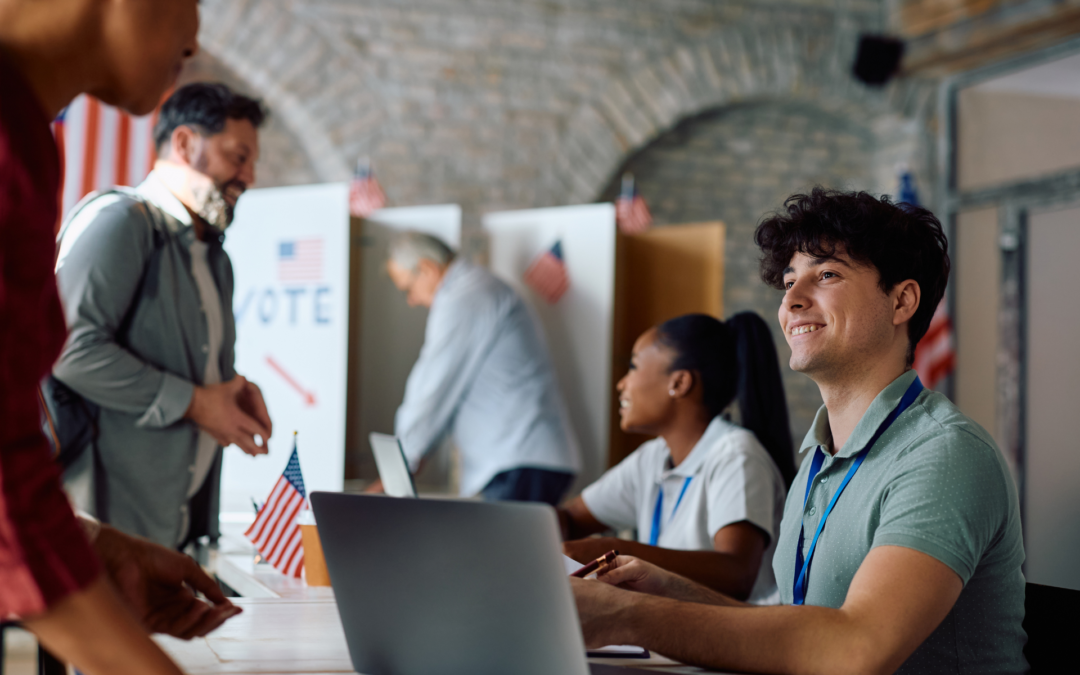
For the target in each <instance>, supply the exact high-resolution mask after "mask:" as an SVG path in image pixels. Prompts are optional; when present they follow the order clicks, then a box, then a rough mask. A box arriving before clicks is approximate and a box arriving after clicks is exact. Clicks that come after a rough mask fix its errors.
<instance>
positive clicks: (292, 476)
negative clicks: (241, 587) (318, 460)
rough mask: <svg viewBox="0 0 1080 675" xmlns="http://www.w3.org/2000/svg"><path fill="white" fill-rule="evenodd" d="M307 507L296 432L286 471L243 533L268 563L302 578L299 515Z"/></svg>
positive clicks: (302, 550)
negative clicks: (297, 517)
mask: <svg viewBox="0 0 1080 675" xmlns="http://www.w3.org/2000/svg"><path fill="white" fill-rule="evenodd" d="M306 506H307V491H306V490H305V489H304V476H303V475H301V473H300V456H299V455H298V454H297V452H296V434H295V433H294V434H293V451H292V456H290V457H289V463H288V464H286V465H285V473H283V474H281V478H279V479H278V482H277V484H276V485H275V486H274V489H273V491H272V492H271V493H270V497H268V498H267V500H266V503H265V504H263V507H262V508H261V509H259V513H258V514H257V515H256V516H255V522H254V523H252V524H251V527H249V528H248V530H247V532H245V533H244V536H245V537H247V538H248V539H249V540H251V543H253V544H255V548H257V549H258V550H259V553H260V554H262V557H263V559H264V560H266V562H268V563H270V564H271V565H273V566H274V569H276V570H277V571H278V572H281V573H282V574H284V575H285V576H289V577H299V576H300V571H301V570H302V569H303V568H304V545H303V543H301V538H300V526H299V525H297V524H296V516H297V515H299V514H300V511H301V509H303V508H306Z"/></svg>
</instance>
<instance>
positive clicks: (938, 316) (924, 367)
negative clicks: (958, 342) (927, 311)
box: [913, 298, 956, 389]
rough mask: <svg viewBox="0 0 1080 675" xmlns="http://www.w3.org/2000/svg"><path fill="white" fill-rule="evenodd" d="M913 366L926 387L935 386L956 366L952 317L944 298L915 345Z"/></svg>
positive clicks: (932, 387) (933, 387)
mask: <svg viewBox="0 0 1080 675" xmlns="http://www.w3.org/2000/svg"><path fill="white" fill-rule="evenodd" d="M913 366H914V368H915V370H916V372H918V373H919V379H920V380H922V382H923V384H924V385H926V387H927V388H928V389H935V388H937V386H938V385H940V384H941V383H942V382H943V381H944V380H945V378H946V377H948V376H949V375H952V372H953V370H954V369H955V368H956V352H955V351H954V349H953V329H952V318H951V317H950V316H949V307H948V305H947V304H946V302H945V299H944V298H943V299H942V300H941V302H940V303H938V306H937V309H936V310H934V317H933V318H932V319H930V327H929V328H928V329H927V330H926V335H924V336H923V338H922V339H921V340H919V344H918V345H916V347H915V363H914V364H913Z"/></svg>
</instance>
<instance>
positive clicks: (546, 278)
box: [525, 241, 570, 304]
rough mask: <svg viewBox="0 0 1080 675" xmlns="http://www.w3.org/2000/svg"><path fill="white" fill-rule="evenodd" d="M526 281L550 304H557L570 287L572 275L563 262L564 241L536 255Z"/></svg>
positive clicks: (526, 275) (526, 274)
mask: <svg viewBox="0 0 1080 675" xmlns="http://www.w3.org/2000/svg"><path fill="white" fill-rule="evenodd" d="M525 283H526V284H528V285H529V287H530V288H532V289H533V290H534V291H536V293H537V295H539V296H540V297H541V298H543V299H544V300H546V301H547V302H548V303H549V304H555V303H556V302H558V301H559V298H561V297H562V296H563V294H565V293H566V291H567V289H569V288H570V277H569V276H567V274H566V264H565V263H564V262H563V253H562V242H561V241H557V242H555V245H554V246H552V247H551V248H550V249H548V250H546V251H544V252H543V253H541V254H540V255H538V256H537V257H536V260H534V261H533V263H532V264H531V265H529V269H527V270H525Z"/></svg>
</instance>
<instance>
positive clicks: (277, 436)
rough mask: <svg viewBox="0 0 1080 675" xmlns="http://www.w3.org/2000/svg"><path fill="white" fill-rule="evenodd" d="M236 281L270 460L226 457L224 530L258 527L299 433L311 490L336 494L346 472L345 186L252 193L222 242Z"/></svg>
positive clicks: (247, 371)
mask: <svg viewBox="0 0 1080 675" xmlns="http://www.w3.org/2000/svg"><path fill="white" fill-rule="evenodd" d="M225 250H226V251H227V252H228V253H229V257H230V258H231V259H232V264H233V274H234V277H235V291H234V295H233V313H234V314H235V316H236V335H237V337H236V371H237V372H238V373H239V374H241V375H243V376H244V377H246V378H248V379H249V380H251V381H253V382H255V383H256V384H258V385H259V387H261V388H262V392H263V396H264V397H265V398H266V404H267V407H268V408H269V410H270V417H271V419H272V420H273V422H274V433H273V437H272V438H271V439H270V442H269V447H270V453H269V455H266V456H261V457H249V456H247V455H245V454H243V453H242V452H240V450H239V449H237V448H236V447H230V448H228V449H226V451H225V460H224V466H223V471H222V485H221V512H222V519H223V520H231V521H233V522H236V521H245V520H250V519H252V518H253V517H254V509H253V507H252V500H256V501H258V502H259V503H262V502H263V501H264V500H265V499H266V497H267V496H268V495H269V494H270V490H271V489H272V488H273V486H274V484H275V483H276V482H277V480H278V478H279V477H280V476H281V473H282V471H284V469H285V464H286V463H287V462H288V460H289V455H290V454H291V453H292V443H293V439H292V436H293V431H294V430H295V431H297V432H299V439H298V440H299V444H298V447H299V449H300V467H301V470H302V471H303V474H304V483H305V485H306V487H307V490H308V492H309V493H310V492H311V491H313V490H334V491H340V490H341V489H342V487H343V480H344V471H345V389H346V367H347V354H348V331H349V317H348V307H349V209H348V186H347V185H346V184H344V183H341V184H331V185H311V186H302V187H286V188H272V189H266V190H252V191H250V192H248V193H246V194H245V195H244V196H243V198H242V199H241V200H240V203H239V205H238V207H237V212H236V220H235V222H234V223H233V225H232V226H231V227H230V228H229V230H228V232H227V236H226V238H225Z"/></svg>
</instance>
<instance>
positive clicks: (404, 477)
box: [368, 432, 416, 497]
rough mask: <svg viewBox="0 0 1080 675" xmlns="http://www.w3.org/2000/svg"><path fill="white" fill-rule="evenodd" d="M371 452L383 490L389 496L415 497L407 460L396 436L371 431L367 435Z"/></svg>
mask: <svg viewBox="0 0 1080 675" xmlns="http://www.w3.org/2000/svg"><path fill="white" fill-rule="evenodd" d="M368 441H370V443H371V453H372V454H373V455H375V466H376V467H377V468H378V469H379V478H380V479H382V484H383V491H384V492H385V493H386V494H388V495H390V496H391V497H415V496H416V485H415V484H414V483H413V478H412V472H411V471H409V461H408V460H407V459H405V451H404V450H403V449H402V448H401V441H399V440H398V439H397V436H390V435H387V434H379V433H375V432H372V433H371V434H370V435H369V436H368Z"/></svg>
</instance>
